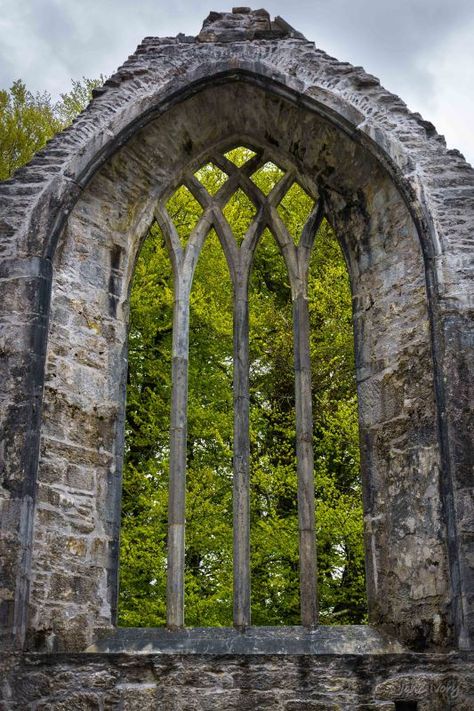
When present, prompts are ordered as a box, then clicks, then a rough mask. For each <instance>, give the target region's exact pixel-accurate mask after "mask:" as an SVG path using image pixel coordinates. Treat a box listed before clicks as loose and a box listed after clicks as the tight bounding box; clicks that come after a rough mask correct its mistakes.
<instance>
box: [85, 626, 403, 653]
mask: <svg viewBox="0 0 474 711" xmlns="http://www.w3.org/2000/svg"><path fill="white" fill-rule="evenodd" d="M86 651H87V652H91V653H92V652H111V653H118V652H127V653H135V654H138V653H139V654H149V653H155V654H176V653H181V652H185V653H186V654H253V655H255V654H264V655H268V654H273V655H274V654H281V655H295V654H299V655H301V654H315V655H327V654H352V655H367V654H371V655H374V654H394V653H402V652H404V651H406V650H404V649H403V647H402V645H401V644H400V643H399V642H397V641H396V640H394V639H391V638H390V637H386V636H384V635H383V634H381V633H380V632H379V631H378V630H375V629H373V628H372V627H370V626H369V625H345V626H338V625H334V626H329V625H320V626H318V627H317V628H315V629H313V630H308V629H305V628H304V627H248V628H247V629H246V630H245V631H244V632H241V631H237V630H235V629H232V628H226V627H214V628H213V627H203V628H192V629H182V630H173V631H169V630H166V629H153V628H139V627H135V628H127V629H120V628H119V629H116V630H115V632H114V633H113V634H112V635H108V636H107V637H104V638H102V639H100V640H98V641H96V642H95V643H94V644H92V645H91V646H90V647H89V648H88V649H87V650H86Z"/></svg>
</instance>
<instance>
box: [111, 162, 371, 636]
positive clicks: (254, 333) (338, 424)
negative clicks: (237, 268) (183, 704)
mask: <svg viewBox="0 0 474 711" xmlns="http://www.w3.org/2000/svg"><path fill="white" fill-rule="evenodd" d="M272 171H275V174H272ZM276 171H278V168H276V166H274V167H273V168H272V167H271V166H270V167H269V168H268V169H267V171H266V172H265V171H264V172H263V173H262V174H260V176H259V177H258V180H257V179H256V180H255V182H257V184H259V186H260V187H261V188H262V189H263V190H264V191H266V192H268V191H269V189H271V186H272V184H273V183H274V182H275V180H277V179H278V177H279V175H277V174H276ZM198 177H199V179H200V180H201V181H202V182H203V183H205V184H206V187H207V189H208V190H209V191H210V192H211V193H213V192H215V191H216V190H217V189H218V188H219V187H220V185H221V184H222V180H223V178H222V175H221V174H220V172H219V171H217V170H216V169H213V168H212V166H211V167H210V166H207V167H206V168H205V169H201V171H199V172H198ZM308 199H309V198H308V196H306V195H305V194H304V192H303V191H301V192H300V193H299V194H292V195H291V200H290V199H288V200H287V201H286V202H285V201H284V202H283V204H282V205H281V206H280V210H281V212H280V214H281V216H282V218H283V219H284V221H285V222H286V223H287V226H288V229H289V230H290V232H292V234H294V235H295V239H297V237H298V234H299V231H300V230H301V226H302V224H303V223H304V221H305V214H307V210H308V205H307V201H308ZM167 207H168V211H169V213H170V215H171V216H172V218H173V220H174V222H175V225H176V227H177V229H178V232H179V235H180V238H181V241H182V243H183V244H185V243H186V240H187V238H188V236H189V234H190V232H191V230H192V228H193V227H194V225H195V224H196V223H197V221H198V219H199V217H200V215H201V214H202V208H200V206H199V205H198V203H197V202H196V201H195V200H194V198H192V196H191V195H190V193H189V191H187V190H185V189H183V188H182V189H180V190H178V191H177V192H176V193H175V195H174V196H173V198H172V199H171V200H170V202H169V203H168V206H167ZM305 211H306V212H305ZM254 213H255V208H254V207H253V206H252V205H251V204H249V201H248V198H246V197H245V196H243V193H238V194H237V197H234V199H232V200H230V201H229V203H228V204H227V206H226V208H225V210H224V214H225V216H226V219H227V220H228V221H229V224H230V225H231V227H232V230H233V232H234V235H236V239H238V240H239V241H240V239H241V238H242V237H243V235H244V233H245V230H246V227H247V226H248V224H249V221H250V220H251V218H252V216H253V214H254ZM172 288H173V284H172V274H171V268H170V264H169V259H168V255H167V250H166V245H165V242H164V240H163V237H162V235H161V233H160V231H159V229H158V228H157V227H156V226H154V227H153V228H152V230H151V231H150V234H149V236H148V237H147V239H146V240H145V243H144V246H143V249H142V252H141V254H140V257H139V260H138V265H137V271H136V273H135V277H134V283H133V288H132V292H131V325H130V340H129V345H130V361H129V386H128V405H127V434H126V438H127V453H126V463H125V471H124V499H123V502H124V504H123V505H124V508H123V512H124V513H123V525H122V544H121V566H122V577H121V589H120V594H121V600H120V620H121V623H122V624H125V625H160V624H163V623H164V621H165V609H164V597H165V589H166V506H167V504H166V499H167V479H168V472H167V469H168V456H169V435H168V427H169V402H170V392H171V382H170V372H171V363H170V348H171V319H172ZM231 293H232V292H231V283H230V279H229V274H228V268H227V264H226V261H225V258H224V254H223V251H222V248H221V247H220V244H219V241H218V238H217V236H216V235H215V233H214V232H211V233H210V234H209V236H208V237H207V238H206V242H205V246H204V248H203V252H202V255H201V257H200V260H199V262H198V267H197V270H196V274H195V279H194V284H193V291H192V298H191V332H190V378H189V418H188V420H189V421H188V457H187V460H188V471H187V505H186V517H187V521H186V525H187V528H186V600H185V603H186V622H187V624H188V625H230V624H231V623H232V305H231ZM309 297H310V310H311V325H312V331H311V354H312V362H313V383H314V387H313V399H314V402H313V408H314V449H315V484H316V492H317V501H316V504H317V532H318V557H319V594H320V604H321V621H322V622H326V623H344V622H346V623H349V622H350V623H356V622H362V621H364V619H365V612H366V610H365V607H366V604H365V581H364V555H363V545H362V505H361V485H360V475H359V448H358V428H357V399H356V393H355V374H354V353H353V336H352V321H351V296H350V288H349V281H348V274H347V270H346V267H345V263H344V260H343V257H342V253H341V250H340V248H339V245H338V243H337V240H336V237H335V235H334V233H333V231H332V230H331V228H330V227H329V225H328V224H327V223H326V222H324V223H323V225H322V226H321V229H320V231H319V233H318V235H317V239H316V243H315V247H314V253H313V258H312V265H311V278H310V285H309ZM249 304H250V326H251V332H250V337H251V433H250V434H251V447H252V452H251V455H252V466H251V470H252V474H251V503H252V507H251V508H252V514H251V515H252V520H251V548H252V617H253V621H254V624H261V625H268V624H298V621H299V592H298V588H299V583H298V522H297V507H296V489H297V482H296V473H295V472H296V466H295V461H296V455H295V424H294V422H295V413H294V374H293V341H292V305H291V294H290V289H289V285H288V276H287V273H286V267H285V264H284V261H283V258H282V256H281V254H280V252H279V249H278V247H277V245H276V242H275V240H274V238H273V236H272V235H271V234H270V233H269V232H268V231H266V232H265V233H264V235H263V236H262V238H261V240H260V243H259V246H258V248H257V250H256V255H255V261H254V265H253V271H252V278H251V284H250V293H249ZM141 492H143V495H142V494H141ZM129 499H130V501H129Z"/></svg>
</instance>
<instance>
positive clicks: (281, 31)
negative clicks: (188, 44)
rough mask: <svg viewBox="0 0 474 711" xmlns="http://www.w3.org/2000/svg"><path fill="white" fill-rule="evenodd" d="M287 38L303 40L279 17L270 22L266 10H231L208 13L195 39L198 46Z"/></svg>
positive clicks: (247, 8) (238, 8)
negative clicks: (200, 44)
mask: <svg viewBox="0 0 474 711" xmlns="http://www.w3.org/2000/svg"><path fill="white" fill-rule="evenodd" d="M288 37H292V38H295V39H305V38H304V36H303V35H302V34H301V32H297V31H296V30H295V29H294V28H293V27H292V26H291V25H289V24H288V22H286V21H285V20H284V19H283V18H282V17H276V18H275V19H274V20H272V19H271V17H270V13H269V12H267V10H264V9H260V10H251V9H250V7H234V8H233V10H232V12H211V13H210V14H209V15H208V17H207V18H206V19H205V20H204V24H203V26H202V29H201V32H200V33H199V35H198V37H197V39H198V41H199V42H236V41H239V40H254V39H285V38H288Z"/></svg>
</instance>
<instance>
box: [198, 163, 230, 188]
mask: <svg viewBox="0 0 474 711" xmlns="http://www.w3.org/2000/svg"><path fill="white" fill-rule="evenodd" d="M195 176H196V178H197V179H198V180H199V182H200V183H201V185H203V186H204V187H205V188H206V190H207V192H208V193H209V195H215V194H216V193H217V191H218V190H220V188H221V187H222V186H223V185H224V183H225V182H226V180H227V175H226V174H225V173H224V171H223V170H221V169H220V168H218V167H217V166H216V165H214V164H213V163H207V164H206V165H203V167H202V168H199V170H198V171H196V173H195Z"/></svg>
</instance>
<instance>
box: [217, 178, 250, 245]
mask: <svg viewBox="0 0 474 711" xmlns="http://www.w3.org/2000/svg"><path fill="white" fill-rule="evenodd" d="M256 213H257V208H256V207H255V205H254V204H253V202H252V201H251V200H250V198H248V197H247V195H246V194H245V193H244V192H243V190H241V189H240V188H238V189H237V190H236V192H235V193H234V194H233V195H232V197H231V198H230V200H229V202H228V203H227V205H226V206H225V207H224V209H223V210H222V214H223V215H224V217H225V219H226V220H227V222H228V223H229V226H230V228H231V230H232V234H233V235H234V237H235V239H236V240H237V243H238V244H239V246H240V245H241V244H242V241H243V239H244V237H245V235H246V233H247V230H248V229H249V227H250V225H251V224H252V222H253V221H254V218H255V215H256Z"/></svg>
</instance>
